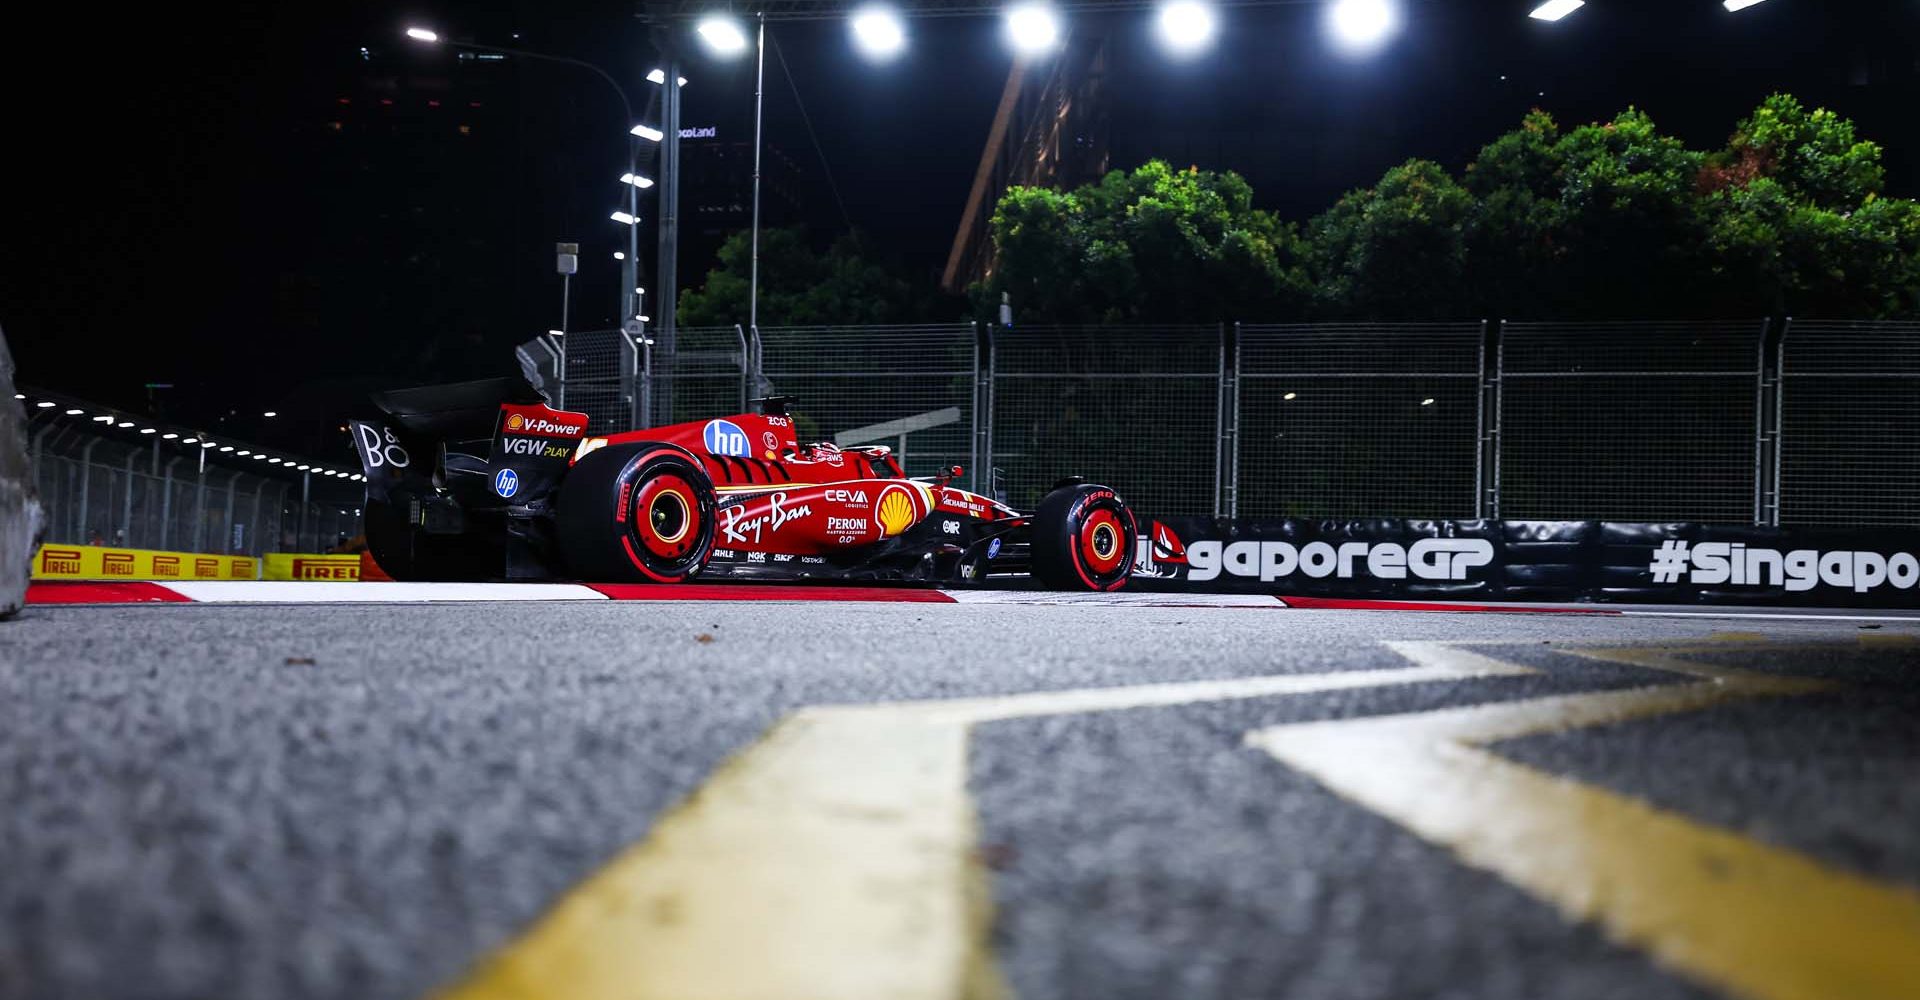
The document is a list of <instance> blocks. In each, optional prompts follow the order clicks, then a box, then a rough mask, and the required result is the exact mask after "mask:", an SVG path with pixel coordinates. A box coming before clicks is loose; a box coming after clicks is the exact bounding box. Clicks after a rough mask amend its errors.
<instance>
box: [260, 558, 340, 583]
mask: <svg viewBox="0 0 1920 1000" xmlns="http://www.w3.org/2000/svg"><path fill="white" fill-rule="evenodd" d="M262 558H264V559H265V560H266V561H267V572H266V575H265V576H264V577H263V578H262V579H267V580H358V579H360V557H359V556H357V555H346V556H322V555H301V554H297V553H286V552H269V553H267V554H266V555H265V556H264V557H262Z"/></svg>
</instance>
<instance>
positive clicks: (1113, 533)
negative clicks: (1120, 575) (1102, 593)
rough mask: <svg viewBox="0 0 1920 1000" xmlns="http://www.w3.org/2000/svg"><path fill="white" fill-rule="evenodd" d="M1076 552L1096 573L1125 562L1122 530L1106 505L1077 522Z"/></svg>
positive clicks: (1103, 572) (1124, 543)
mask: <svg viewBox="0 0 1920 1000" xmlns="http://www.w3.org/2000/svg"><path fill="white" fill-rule="evenodd" d="M1079 536H1080V539H1079V540H1080V553H1081V558H1083V559H1085V560H1086V561H1087V568H1088V569H1091V570H1092V571H1093V572H1094V574H1095V575H1096V576H1106V575H1108V574H1110V573H1112V572H1113V571H1114V570H1117V569H1119V568H1120V566H1121V564H1122V563H1124V562H1126V558H1127V545H1126V529H1125V527H1124V526H1123V525H1121V523H1120V518H1119V516H1118V515H1116V514H1115V513H1114V512H1113V511H1111V510H1109V509H1107V508H1104V507H1102V508H1100V509H1099V510H1095V511H1093V512H1091V513H1089V514H1088V515H1087V516H1086V519H1085V520H1083V521H1081V522H1080V532H1079Z"/></svg>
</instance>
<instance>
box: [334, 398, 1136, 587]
mask: <svg viewBox="0 0 1920 1000" xmlns="http://www.w3.org/2000/svg"><path fill="white" fill-rule="evenodd" d="M374 403H375V405H376V406H377V407H378V409H379V410H380V411H381V413H382V414H384V420H383V421H382V422H379V423H375V422H369V421H353V422H352V423H351V424H350V425H349V428H350V430H351V431H352V435H353V440H354V445H355V447H356V449H357V450H358V451H359V453H360V462H361V466H362V468H363V469H364V470H365V473H366V480H367V500H366V506H365V521H366V533H367V545H368V548H369V550H370V551H371V552H372V554H373V557H374V560H375V561H376V562H378V563H379V564H380V566H381V568H382V569H384V570H385V571H386V572H387V573H388V574H390V575H391V576H393V577H395V578H396V579H403V580H404V579H411V580H470V579H502V578H504V579H553V578H563V579H564V578H573V579H584V580H591V581H635V582H647V581H650V582H654V583H679V582H682V581H685V580H690V579H693V578H694V577H696V576H699V577H703V578H712V577H727V578H754V579H769V580H812V579H831V580H843V581H845V580H854V581H903V582H904V581H914V582H927V583H940V584H970V583H979V582H983V581H985V580H986V579H987V578H989V577H1002V576H1016V575H1017V576H1028V577H1030V578H1031V579H1033V580H1034V581H1036V582H1038V583H1040V584H1042V585H1044V586H1047V587H1053V588H1063V589H1075V590H1116V589H1118V588H1120V587H1121V586H1123V585H1125V584H1126V582H1127V578H1128V576H1129V575H1130V574H1131V572H1132V569H1133V562H1134V558H1133V548H1134V535H1135V524H1134V517H1133V513H1132V512H1131V511H1130V510H1128V508H1127V505H1126V503H1125V502H1124V501H1123V500H1121V498H1120V497H1119V495H1118V494H1116V493H1115V492H1114V491H1113V490H1111V489H1108V488H1107V487H1104V486H1097V485H1093V484H1090V483H1086V482H1083V481H1081V480H1079V479H1066V480H1062V481H1061V483H1060V484H1059V485H1057V486H1056V487H1055V488H1054V490H1053V491H1052V492H1051V493H1049V494H1047V496H1046V498H1045V499H1044V500H1042V501H1041V503H1040V506H1039V508H1038V509H1037V510H1036V511H1035V512H1033V513H1031V514H1022V513H1019V512H1017V511H1014V510H1012V509H1010V508H1008V507H1006V506H1005V505H1003V504H1000V503H998V502H996V501H994V500H992V499H989V498H987V497H984V496H981V495H979V494H977V493H971V492H968V491H966V490H963V489H960V488H958V487H956V486H953V485H951V483H952V482H954V481H955V480H957V479H958V477H959V476H960V475H961V473H962V470H961V469H960V468H959V467H957V466H956V467H953V468H951V469H949V470H948V471H947V473H946V474H943V475H940V476H935V477H930V478H927V477H922V478H909V477H908V476H907V475H906V474H905V473H904V472H903V471H902V469H901V467H900V463H899V462H898V461H896V460H895V459H894V457H893V455H892V453H891V451H890V449H888V448H885V447H859V448H846V449H842V448H839V447H836V446H834V445H831V444H804V445H803V444H801V443H800V442H799V441H798V440H797V439H796V438H795V436H794V422H793V420H792V418H791V417H790V416H788V413H787V407H786V403H787V401H786V400H785V399H783V398H778V397H776V398H773V399H768V400H762V401H760V403H761V411H762V412H759V413H742V414H735V415H733V416H727V417H718V418H715V419H712V420H702V421H695V422H692V423H685V424H674V425H672V426H667V427H654V428H649V429H647V430H640V431H629V432H625V433H620V434H610V435H607V436H605V437H589V436H588V435H587V417H586V415H585V414H581V413H570V412H566V411H563V410H555V409H551V408H549V407H548V406H547V405H546V403H545V402H544V400H542V398H541V397H540V396H539V394H538V393H536V392H535V391H534V390H533V389H532V388H531V387H529V386H527V385H526V384H525V383H524V382H521V381H519V380H515V379H490V380H485V381H481V382H466V383H461V384H458V385H446V386H432V387H428V388H422V389H407V390H401V391H396V392H388V393H381V394H378V395H376V396H375V397H374Z"/></svg>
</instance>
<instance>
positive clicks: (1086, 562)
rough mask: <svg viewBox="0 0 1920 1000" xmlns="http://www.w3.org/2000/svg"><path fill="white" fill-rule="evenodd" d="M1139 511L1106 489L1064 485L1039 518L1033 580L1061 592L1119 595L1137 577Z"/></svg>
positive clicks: (1044, 504)
mask: <svg viewBox="0 0 1920 1000" xmlns="http://www.w3.org/2000/svg"><path fill="white" fill-rule="evenodd" d="M1134 534H1135V532H1134V520H1133V511H1131V510H1129V509H1128V508H1127V505H1126V502H1125V501H1123V500H1121V499H1120V496H1119V494H1117V493H1115V492H1114V491H1113V490H1111V489H1108V488H1107V487H1105V486H1096V485H1093V484H1091V483H1080V484H1075V485H1071V486H1062V487H1060V488H1059V489H1057V490H1054V491H1053V492H1052V493H1049V494H1047V496H1046V499H1044V500H1042V501H1040V509H1039V510H1038V511H1036V512H1035V513H1034V515H1033V575H1034V578H1035V579H1036V580H1038V581H1039V582H1040V583H1041V584H1043V585H1045V586H1047V587H1051V588H1053V589H1055V590H1119V589H1120V588H1121V587H1124V586H1126V584H1127V578H1128V577H1129V576H1132V575H1133V539H1134Z"/></svg>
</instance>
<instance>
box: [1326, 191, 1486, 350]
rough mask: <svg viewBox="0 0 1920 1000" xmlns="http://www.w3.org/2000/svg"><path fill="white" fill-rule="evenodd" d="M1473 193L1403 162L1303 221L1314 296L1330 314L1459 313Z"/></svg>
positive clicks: (1426, 316) (1405, 316) (1402, 316)
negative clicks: (1363, 187) (1466, 228)
mask: <svg viewBox="0 0 1920 1000" xmlns="http://www.w3.org/2000/svg"><path fill="white" fill-rule="evenodd" d="M1472 208H1473V196H1472V195H1470V194H1468V193H1467V189H1466V188H1463V187H1461V186H1460V185H1459V184H1458V183H1456V182H1455V181H1454V179H1453V178H1452V177H1450V176H1448V174H1447V171H1446V168H1445V167H1442V166H1440V165H1439V164H1438V163H1433V162H1431V161H1429V160H1408V161H1407V162H1405V163H1403V164H1401V165H1400V166H1397V167H1394V168H1393V169H1391V170H1389V171H1387V173H1386V175H1385V176H1383V177H1381V178H1380V183H1378V184H1376V185H1374V186H1373V187H1370V188H1365V189H1362V190H1359V191H1354V192H1350V193H1349V194H1347V195H1346V196H1345V197H1343V198H1341V199H1340V200H1339V202H1337V203H1336V204H1335V205H1334V206H1333V208H1332V209H1330V210H1328V211H1327V212H1325V213H1324V214H1322V215H1320V216H1319V217H1317V218H1315V219H1314V220H1313V221H1312V222H1311V223H1308V225H1307V235H1308V241H1309V250H1308V255H1309V259H1310V260H1311V262H1312V268H1311V271H1312V274H1313V276H1314V279H1315V282H1314V285H1315V298H1316V302H1317V304H1318V305H1319V306H1320V307H1321V309H1322V310H1323V311H1324V312H1325V313H1327V314H1329V315H1333V316H1339V317H1347V318H1356V319H1359V318H1364V319H1383V320H1433V319H1457V318H1459V317H1460V316H1462V315H1464V314H1465V307H1466V301H1465V296H1464V293H1463V288H1464V279H1465V274H1466V263H1467V255H1466V242H1465V238H1464V224H1465V222H1466V220H1467V217H1468V215H1469V214H1470V213H1471V211H1472Z"/></svg>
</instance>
